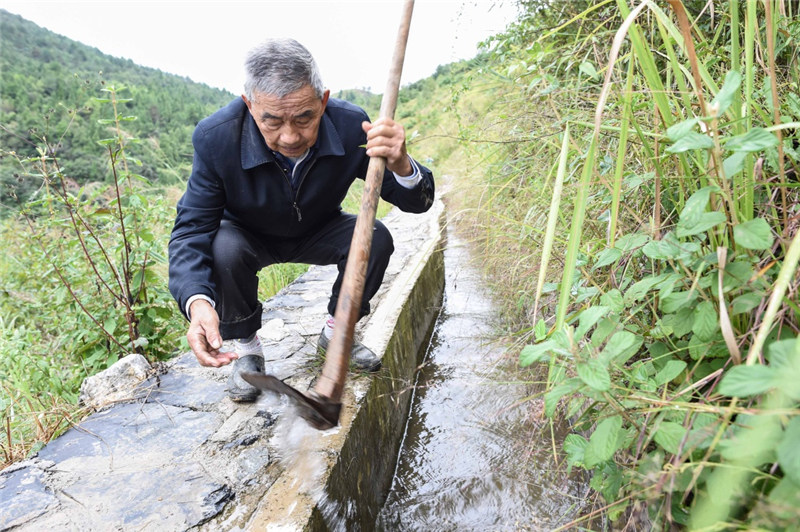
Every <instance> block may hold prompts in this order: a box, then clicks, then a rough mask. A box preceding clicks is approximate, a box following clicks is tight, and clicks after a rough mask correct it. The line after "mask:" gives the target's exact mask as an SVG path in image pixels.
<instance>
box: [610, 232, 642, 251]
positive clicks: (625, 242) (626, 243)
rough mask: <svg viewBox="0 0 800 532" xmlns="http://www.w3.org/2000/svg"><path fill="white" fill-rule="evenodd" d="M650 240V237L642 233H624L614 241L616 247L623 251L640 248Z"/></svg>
mask: <svg viewBox="0 0 800 532" xmlns="http://www.w3.org/2000/svg"><path fill="white" fill-rule="evenodd" d="M649 241H650V237H649V236H647V235H644V234H642V233H630V234H627V235H623V236H621V237H619V238H618V239H617V241H616V242H615V243H614V247H615V248H616V249H618V250H620V251H622V252H623V253H627V252H628V251H631V250H634V249H637V248H640V247H642V246H644V245H645V244H647V242H649Z"/></svg>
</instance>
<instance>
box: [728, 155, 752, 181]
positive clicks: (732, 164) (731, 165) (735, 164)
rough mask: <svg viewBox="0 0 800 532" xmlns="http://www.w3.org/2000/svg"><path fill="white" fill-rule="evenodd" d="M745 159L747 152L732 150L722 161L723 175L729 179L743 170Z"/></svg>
mask: <svg viewBox="0 0 800 532" xmlns="http://www.w3.org/2000/svg"><path fill="white" fill-rule="evenodd" d="M745 159H747V153H745V152H741V151H737V152H733V154H731V156H730V157H726V158H725V160H724V161H722V170H723V171H724V172H725V177H727V178H728V179H730V178H732V177H733V176H735V175H736V174H738V173H739V172H741V171H742V170H744V161H745Z"/></svg>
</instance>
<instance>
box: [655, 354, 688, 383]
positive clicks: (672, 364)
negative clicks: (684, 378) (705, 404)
mask: <svg viewBox="0 0 800 532" xmlns="http://www.w3.org/2000/svg"><path fill="white" fill-rule="evenodd" d="M685 369H686V362H684V361H683V360H670V361H669V362H667V363H666V364H665V365H664V367H663V368H661V371H659V372H658V373H657V374H656V376H655V377H654V379H653V380H655V381H656V384H657V385H658V386H661V385H663V384H666V383H668V382H670V381H671V380H672V379H674V378H675V377H677V376H678V375H680V374H681V373H683V370H685Z"/></svg>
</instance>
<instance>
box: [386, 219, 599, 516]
mask: <svg viewBox="0 0 800 532" xmlns="http://www.w3.org/2000/svg"><path fill="white" fill-rule="evenodd" d="M451 233H452V232H451ZM448 239H449V241H448V244H447V249H446V251H445V278H446V285H445V294H444V302H443V306H442V311H441V313H440V315H439V317H438V320H437V323H436V325H435V327H434V331H433V334H432V337H431V341H430V345H429V347H428V351H427V354H426V358H425V363H424V364H423V366H422V367H421V369H420V372H419V375H418V382H417V386H416V387H415V392H414V398H413V400H412V406H411V414H410V418H409V421H408V425H407V428H406V433H405V436H404V441H403V444H402V447H401V450H400V455H399V457H398V463H397V469H396V472H395V476H394V479H393V481H392V486H391V489H390V492H389V494H388V497H387V500H386V503H385V504H384V507H383V509H382V510H381V512H380V514H379V516H378V519H377V523H376V529H378V530H387V531H394V530H402V531H407V530H425V531H428V530H437V531H439V530H442V531H444V530H453V531H456V530H457V531H463V530H553V529H554V528H557V527H559V526H563V525H566V524H567V523H570V522H571V521H573V520H574V519H576V518H577V517H578V516H579V515H580V513H581V510H584V509H585V507H586V505H587V503H586V501H585V496H586V494H587V486H586V483H585V481H584V479H581V478H580V477H579V476H577V475H575V474H573V475H572V476H568V475H567V474H566V472H565V467H566V466H565V465H564V464H563V459H562V462H560V463H557V462H556V461H555V459H554V456H553V447H554V446H555V447H556V448H557V449H559V450H560V448H561V440H562V439H563V437H564V435H565V430H564V428H563V427H558V426H556V427H553V430H552V431H551V427H550V425H549V423H548V422H547V420H545V419H544V418H543V416H542V403H541V401H540V400H539V399H535V398H534V399H530V400H527V401H525V400H524V399H525V398H526V397H531V396H535V394H536V392H537V391H538V390H540V388H538V387H537V385H536V384H533V383H529V382H524V379H521V375H528V374H527V373H520V372H519V371H518V370H517V368H516V364H515V362H514V361H509V360H507V359H506V358H505V357H504V348H503V346H502V345H498V344H496V343H494V342H492V341H491V340H487V338H491V337H492V332H493V327H492V321H493V319H494V318H495V314H496V312H495V311H494V310H493V305H492V301H491V298H490V297H489V295H488V294H487V293H486V291H485V290H484V289H483V287H482V285H483V283H482V282H481V279H480V277H479V275H478V273H477V272H476V271H475V270H474V269H473V268H471V267H470V266H469V257H468V249H467V248H466V247H465V245H464V243H463V242H462V241H460V240H459V239H458V238H457V237H456V236H454V235H452V234H450V235H449V236H448ZM528 378H530V377H528Z"/></svg>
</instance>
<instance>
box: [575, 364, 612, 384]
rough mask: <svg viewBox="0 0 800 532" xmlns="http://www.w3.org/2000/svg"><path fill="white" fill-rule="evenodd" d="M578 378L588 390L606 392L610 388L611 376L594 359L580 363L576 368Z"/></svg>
mask: <svg viewBox="0 0 800 532" xmlns="http://www.w3.org/2000/svg"><path fill="white" fill-rule="evenodd" d="M576 370H577V371H578V377H580V379H581V380H582V381H583V382H585V383H586V384H587V385H588V386H589V387H590V388H592V389H594V390H597V391H598V392H606V391H608V390H609V389H610V388H611V376H610V375H609V374H608V370H607V369H606V368H605V366H604V365H603V363H602V362H600V361H599V360H596V359H592V360H587V361H586V362H580V363H578V364H577V366H576Z"/></svg>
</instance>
